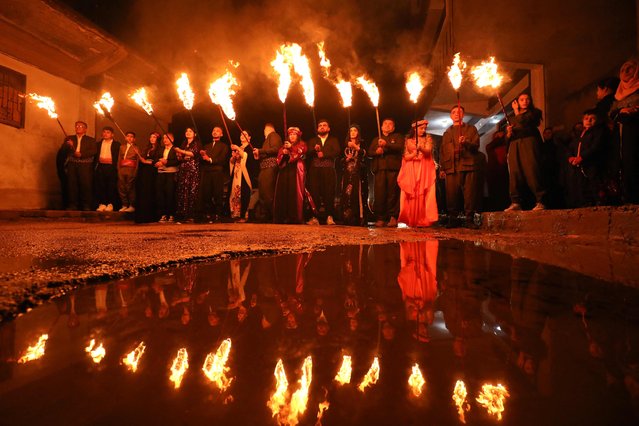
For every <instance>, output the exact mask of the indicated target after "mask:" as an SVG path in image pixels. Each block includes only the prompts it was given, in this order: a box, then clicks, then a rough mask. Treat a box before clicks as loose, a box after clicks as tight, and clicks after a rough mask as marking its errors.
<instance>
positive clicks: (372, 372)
mask: <svg viewBox="0 0 639 426" xmlns="http://www.w3.org/2000/svg"><path fill="white" fill-rule="evenodd" d="M378 379H379V359H378V358H377V357H375V359H374V360H373V363H372V364H371V368H369V369H368V372H367V373H366V375H365V376H364V378H363V379H362V382H361V383H360V384H359V386H358V387H357V388H358V389H359V390H360V391H362V392H364V389H366V388H367V387H368V386H370V385H374V384H375V383H377V380H378Z"/></svg>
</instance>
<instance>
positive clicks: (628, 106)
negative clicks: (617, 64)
mask: <svg viewBox="0 0 639 426" xmlns="http://www.w3.org/2000/svg"><path fill="white" fill-rule="evenodd" d="M619 79H620V80H621V81H620V82H619V87H617V92H616V93H615V100H614V102H613V103H612V107H611V109H610V116H611V117H612V118H613V119H614V120H615V122H616V123H617V126H616V129H615V141H616V143H617V145H618V147H619V153H620V156H621V181H622V191H623V201H624V202H625V203H633V204H636V203H639V61H637V60H636V59H632V60H629V61H627V62H626V63H624V64H623V65H622V66H621V70H620V72H619Z"/></svg>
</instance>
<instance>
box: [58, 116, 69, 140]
mask: <svg viewBox="0 0 639 426" xmlns="http://www.w3.org/2000/svg"><path fill="white" fill-rule="evenodd" d="M55 120H56V121H57V122H58V124H59V125H60V129H62V133H64V139H65V140H66V138H67V137H68V135H67V132H66V131H65V130H64V127H62V123H60V119H59V118H56V119H55Z"/></svg>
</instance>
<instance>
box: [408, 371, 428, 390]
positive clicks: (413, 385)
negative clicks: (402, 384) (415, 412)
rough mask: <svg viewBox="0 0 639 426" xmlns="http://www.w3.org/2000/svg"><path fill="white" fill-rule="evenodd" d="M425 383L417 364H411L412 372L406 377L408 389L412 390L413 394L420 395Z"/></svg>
mask: <svg viewBox="0 0 639 426" xmlns="http://www.w3.org/2000/svg"><path fill="white" fill-rule="evenodd" d="M425 384H426V380H424V376H422V372H421V370H420V369H419V365H417V364H415V365H413V372H412V373H411V375H410V377H409V378H408V385H409V386H410V390H411V391H412V392H413V395H415V396H420V395H421V394H422V390H423V389H424V385H425Z"/></svg>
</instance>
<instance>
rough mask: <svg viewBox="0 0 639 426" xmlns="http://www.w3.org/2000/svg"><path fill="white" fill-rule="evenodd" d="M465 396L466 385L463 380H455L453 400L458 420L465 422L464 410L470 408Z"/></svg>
mask: <svg viewBox="0 0 639 426" xmlns="http://www.w3.org/2000/svg"><path fill="white" fill-rule="evenodd" d="M467 396H468V391H467V390H466V385H465V384H464V382H463V380H457V383H455V389H454V390H453V401H455V405H456V406H457V413H458V414H459V420H461V422H462V423H466V415H465V412H466V411H469V410H470V404H468V402H467V401H466V397H467Z"/></svg>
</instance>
